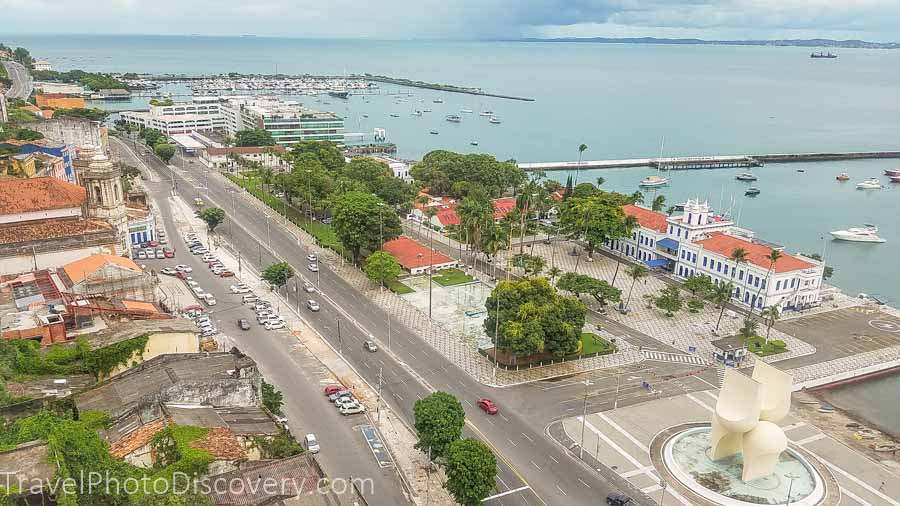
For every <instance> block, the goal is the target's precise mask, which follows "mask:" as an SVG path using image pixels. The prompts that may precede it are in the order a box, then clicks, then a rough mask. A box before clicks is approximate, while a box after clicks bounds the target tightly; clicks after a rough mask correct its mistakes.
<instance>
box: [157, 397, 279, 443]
mask: <svg viewBox="0 0 900 506" xmlns="http://www.w3.org/2000/svg"><path fill="white" fill-rule="evenodd" d="M163 409H164V411H165V412H166V414H167V415H168V418H169V419H170V420H172V421H173V422H174V423H177V424H178V425H191V426H194V427H205V428H214V427H226V428H228V429H230V430H231V432H233V433H234V434H235V435H238V436H276V435H278V434H279V432H280V431H279V430H278V427H277V426H276V425H275V422H274V421H272V418H271V417H270V416H269V415H267V414H266V412H265V411H263V410H262V408H259V407H255V406H254V407H216V408H214V407H212V406H206V405H200V404H166V405H165V406H163Z"/></svg>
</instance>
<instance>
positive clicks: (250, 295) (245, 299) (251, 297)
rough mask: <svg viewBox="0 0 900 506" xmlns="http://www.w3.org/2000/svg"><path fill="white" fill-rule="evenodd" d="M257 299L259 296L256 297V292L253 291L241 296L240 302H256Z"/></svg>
mask: <svg viewBox="0 0 900 506" xmlns="http://www.w3.org/2000/svg"><path fill="white" fill-rule="evenodd" d="M258 300H259V297H257V296H256V294H253V293H248V294H247V295H244V296H243V297H241V302H243V303H244V304H252V303H255V302H257V301H258Z"/></svg>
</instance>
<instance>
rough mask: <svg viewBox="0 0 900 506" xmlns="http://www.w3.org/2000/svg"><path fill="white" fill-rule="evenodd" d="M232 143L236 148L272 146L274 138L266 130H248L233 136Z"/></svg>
mask: <svg viewBox="0 0 900 506" xmlns="http://www.w3.org/2000/svg"><path fill="white" fill-rule="evenodd" d="M234 143H235V145H236V146H274V145H275V138H274V137H272V132H269V131H268V130H264V129H262V128H248V129H246V130H240V131H238V132H237V133H236V134H235V135H234Z"/></svg>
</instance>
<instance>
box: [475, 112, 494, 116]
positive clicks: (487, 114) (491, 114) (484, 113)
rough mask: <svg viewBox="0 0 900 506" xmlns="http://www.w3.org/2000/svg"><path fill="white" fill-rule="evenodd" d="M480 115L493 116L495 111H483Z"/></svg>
mask: <svg viewBox="0 0 900 506" xmlns="http://www.w3.org/2000/svg"><path fill="white" fill-rule="evenodd" d="M478 115H479V116H493V115H494V111H481V112H480V113H478Z"/></svg>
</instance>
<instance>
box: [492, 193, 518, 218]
mask: <svg viewBox="0 0 900 506" xmlns="http://www.w3.org/2000/svg"><path fill="white" fill-rule="evenodd" d="M515 208H516V199H514V198H512V197H504V198H502V199H494V219H495V220H499V219H500V218H502V217H504V216H506V215H507V214H509V212H510V211H512V210H513V209H515Z"/></svg>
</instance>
